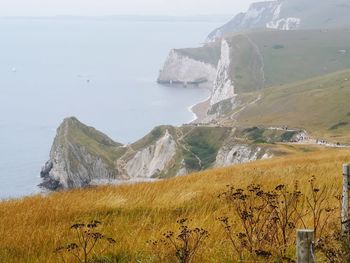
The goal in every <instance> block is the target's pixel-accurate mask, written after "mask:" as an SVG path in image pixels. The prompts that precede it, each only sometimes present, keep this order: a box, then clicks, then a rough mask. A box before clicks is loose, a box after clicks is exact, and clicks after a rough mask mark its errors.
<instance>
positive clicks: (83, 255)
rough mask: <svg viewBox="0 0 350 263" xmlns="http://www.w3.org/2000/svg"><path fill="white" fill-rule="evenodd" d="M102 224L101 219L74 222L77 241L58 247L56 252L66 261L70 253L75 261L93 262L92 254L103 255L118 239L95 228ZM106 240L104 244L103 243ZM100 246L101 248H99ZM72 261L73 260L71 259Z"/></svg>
mask: <svg viewBox="0 0 350 263" xmlns="http://www.w3.org/2000/svg"><path fill="white" fill-rule="evenodd" d="M100 224H101V222H100V221H96V220H95V221H92V222H90V223H89V224H80V223H77V224H73V225H72V226H71V230H73V231H75V233H76V237H77V242H72V243H69V244H67V245H65V246H61V247H58V248H56V250H55V252H56V253H57V254H59V255H60V256H61V259H62V260H63V262H66V256H67V255H70V256H71V257H73V258H74V260H75V262H80V263H88V262H91V259H90V256H91V255H92V254H93V255H94V256H96V255H102V254H103V252H104V251H105V250H106V249H107V248H108V246H109V245H114V244H115V243H116V241H115V240H114V239H113V238H111V237H105V236H104V235H103V234H101V233H100V232H96V231H95V230H96V229H97V228H98V227H99V225H100ZM103 241H104V243H105V244H104V246H102V248H101V244H100V243H102V242H103ZM98 248H100V249H98ZM69 262H72V261H69Z"/></svg>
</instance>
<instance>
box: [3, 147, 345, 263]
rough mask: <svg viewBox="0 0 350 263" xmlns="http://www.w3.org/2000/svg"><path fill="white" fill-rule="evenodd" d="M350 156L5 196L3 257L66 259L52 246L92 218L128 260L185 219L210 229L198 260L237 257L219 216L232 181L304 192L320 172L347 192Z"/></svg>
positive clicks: (144, 258)
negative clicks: (344, 180)
mask: <svg viewBox="0 0 350 263" xmlns="http://www.w3.org/2000/svg"><path fill="white" fill-rule="evenodd" d="M300 147H301V146H300ZM349 161H350V150H348V149H320V150H319V151H317V152H311V153H307V152H305V153H299V154H296V155H292V156H286V157H281V158H276V159H272V160H266V161H259V162H256V163H251V164H245V165H239V166H234V167H230V168H224V169H216V170H210V171H206V172H202V173H198V174H194V175H191V176H188V177H178V178H174V179H170V180H165V181H160V182H157V183H148V184H136V185H123V186H115V187H112V186H111V187H99V188H91V189H85V190H74V191H69V192H64V193H54V194H50V195H48V196H33V197H27V198H24V199H21V200H10V201H4V202H1V203H0V218H1V223H0V262H1V263H3V262H6V263H11V262H16V263H17V262H45V263H46V262H47V263H49V262H60V261H59V258H58V257H57V255H55V254H54V253H53V251H54V249H55V248H56V247H58V246H59V245H62V244H65V243H66V242H68V241H73V239H74V235H72V233H71V231H70V230H69V227H70V225H71V224H73V223H78V222H88V221H90V220H93V219H96V220H100V221H102V222H103V223H104V224H103V228H102V232H103V233H105V234H107V235H108V236H112V237H113V238H114V239H116V240H117V245H116V246H115V247H114V249H113V251H112V252H113V253H114V254H116V255H122V256H124V257H125V258H126V259H125V262H136V260H137V259H139V260H140V261H139V262H153V261H154V259H151V256H152V253H151V251H150V248H149V246H148V245H147V243H146V242H147V241H148V240H150V239H155V238H158V237H160V235H161V234H162V233H163V232H165V231H167V230H175V229H176V220H177V219H178V218H184V217H188V218H190V219H192V220H193V221H192V223H193V225H194V226H201V227H203V228H205V229H207V230H208V231H209V232H210V237H209V239H208V240H207V241H206V243H205V245H204V247H203V248H202V249H201V251H200V253H198V255H197V257H196V260H195V262H232V255H231V251H230V247H229V246H228V244H227V243H226V242H225V239H224V232H223V229H222V227H221V225H220V224H219V222H218V221H217V219H216V218H217V217H219V216H222V215H225V214H227V211H228V209H227V207H226V206H225V205H224V204H223V203H222V201H220V200H218V198H217V195H218V194H219V193H220V192H222V191H225V189H226V185H228V184H233V185H236V186H239V187H241V186H242V187H243V186H246V185H248V184H250V183H261V184H262V185H263V186H264V187H267V188H269V187H274V186H276V185H278V184H281V183H283V184H289V185H293V183H294V182H295V180H298V181H299V182H300V186H301V190H305V189H306V187H307V182H308V180H309V179H310V177H311V176H313V175H315V176H316V177H317V179H318V181H319V182H322V184H325V185H334V186H335V187H336V188H337V189H338V190H339V193H340V191H341V180H342V176H341V165H342V164H343V163H346V162H349ZM329 201H330V202H335V203H336V201H335V200H334V199H329ZM335 205H337V204H335ZM332 220H334V221H336V220H338V213H334V214H332ZM123 262H124V261H123Z"/></svg>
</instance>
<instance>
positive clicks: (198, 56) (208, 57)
mask: <svg viewBox="0 0 350 263" xmlns="http://www.w3.org/2000/svg"><path fill="white" fill-rule="evenodd" d="M176 51H177V52H179V53H180V54H183V55H184V56H187V57H190V58H193V59H195V60H199V61H202V62H205V63H209V64H212V65H213V66H215V67H216V66H217V64H218V62H219V59H220V56H221V45H220V43H212V44H207V45H205V46H203V47H199V48H183V49H177V50H176Z"/></svg>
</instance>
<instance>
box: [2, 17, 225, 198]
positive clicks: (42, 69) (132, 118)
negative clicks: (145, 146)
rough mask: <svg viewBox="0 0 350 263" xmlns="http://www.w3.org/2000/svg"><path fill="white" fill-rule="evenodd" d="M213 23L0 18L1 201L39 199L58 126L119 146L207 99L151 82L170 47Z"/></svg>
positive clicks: (178, 119)
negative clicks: (87, 131)
mask: <svg viewBox="0 0 350 263" xmlns="http://www.w3.org/2000/svg"><path fill="white" fill-rule="evenodd" d="M225 21H226V17H222V18H217V19H205V18H203V17H200V18H198V19H197V18H196V17H194V18H181V17H180V18H175V17H154V18H152V17H127V16H125V17H88V18H87V17H41V18H33V17H32V18H24V17H16V18H14V17H12V18H0V199H2V200H4V199H8V198H21V197H24V196H28V195H32V194H37V193H40V192H41V190H40V189H39V188H38V187H37V185H38V184H39V183H40V182H41V179H40V170H41V167H42V165H43V164H44V163H45V162H46V161H47V160H48V159H49V152H50V148H51V145H52V142H53V139H54V136H55V134H56V129H57V127H58V126H59V125H60V123H61V122H62V121H63V119H64V118H66V117H70V116H75V117H77V118H78V119H79V120H80V121H82V122H83V123H85V124H87V125H89V126H93V127H95V128H97V129H98V130H100V131H102V132H104V133H105V134H107V135H108V136H109V137H111V138H112V139H114V140H115V141H117V142H121V143H130V142H133V141H135V140H137V139H140V138H141V137H143V136H144V135H145V134H147V133H148V132H149V131H150V130H151V129H152V128H153V127H155V126H157V125H161V124H171V125H181V124H183V123H187V122H190V121H191V120H193V118H194V116H193V113H192V112H191V111H189V108H190V106H191V105H193V104H196V103H197V102H199V101H203V100H204V99H205V98H207V97H208V96H209V91H208V90H206V89H203V88H196V87H187V88H184V87H167V86H161V85H158V84H157V83H156V79H157V76H158V73H159V70H160V69H161V68H162V66H163V63H164V61H165V58H166V57H167V55H168V53H169V51H170V49H172V48H182V47H196V46H200V45H201V44H202V43H203V41H204V39H205V37H206V35H208V33H209V32H210V31H211V30H213V29H215V28H217V27H218V26H220V25H222V24H223V23H224V22H225Z"/></svg>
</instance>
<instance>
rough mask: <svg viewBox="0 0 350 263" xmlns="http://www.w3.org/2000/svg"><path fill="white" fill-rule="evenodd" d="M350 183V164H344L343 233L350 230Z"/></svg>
mask: <svg viewBox="0 0 350 263" xmlns="http://www.w3.org/2000/svg"><path fill="white" fill-rule="evenodd" d="M349 183H350V165H348V164H344V165H343V193H342V208H341V229H342V232H343V233H346V232H348V231H349V227H350V225H349Z"/></svg>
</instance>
